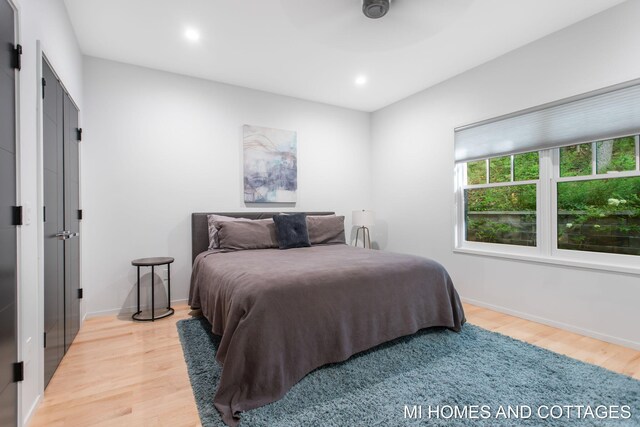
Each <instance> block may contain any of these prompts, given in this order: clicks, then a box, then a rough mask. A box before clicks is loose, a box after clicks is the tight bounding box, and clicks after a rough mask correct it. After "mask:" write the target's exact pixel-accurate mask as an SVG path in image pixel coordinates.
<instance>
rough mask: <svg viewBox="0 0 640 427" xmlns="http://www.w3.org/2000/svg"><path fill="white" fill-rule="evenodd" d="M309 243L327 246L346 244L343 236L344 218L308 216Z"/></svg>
mask: <svg viewBox="0 0 640 427" xmlns="http://www.w3.org/2000/svg"><path fill="white" fill-rule="evenodd" d="M307 231H308V233H309V243H311V244H312V245H329V244H337V243H346V240H345V236H344V216H336V215H309V216H308V217H307Z"/></svg>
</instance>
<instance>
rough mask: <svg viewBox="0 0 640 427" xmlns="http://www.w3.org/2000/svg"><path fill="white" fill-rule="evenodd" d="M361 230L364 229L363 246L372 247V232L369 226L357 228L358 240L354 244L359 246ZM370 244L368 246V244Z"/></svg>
mask: <svg viewBox="0 0 640 427" xmlns="http://www.w3.org/2000/svg"><path fill="white" fill-rule="evenodd" d="M360 230H362V247H363V248H368V249H371V234H370V233H369V228H368V227H364V226H363V227H358V229H357V230H356V242H355V245H354V246H358V237H359V236H360ZM367 245H368V246H367Z"/></svg>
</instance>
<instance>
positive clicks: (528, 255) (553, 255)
mask: <svg viewBox="0 0 640 427" xmlns="http://www.w3.org/2000/svg"><path fill="white" fill-rule="evenodd" d="M635 139H636V169H635V170H633V171H625V172H610V173H607V174H597V173H596V165H595V156H596V150H595V142H597V141H585V142H584V143H591V144H594V145H593V146H592V153H593V159H594V160H593V162H592V174H591V175H585V176H572V177H562V178H561V177H560V150H559V148H553V149H548V150H540V151H539V152H538V153H539V162H540V169H539V170H540V174H539V177H538V179H537V180H529V181H516V182H513V181H512V182H507V183H489V170H487V183H486V184H476V185H466V182H467V180H466V178H467V176H466V164H465V163H460V164H456V165H455V169H454V174H455V179H454V182H455V204H454V205H455V206H454V209H455V211H454V225H455V231H454V249H453V251H454V252H455V253H466V254H472V255H481V256H490V257H498V258H507V259H514V260H520V261H529V262H536V263H544V264H554V265H562V266H570V267H576V268H584V269H594V270H605V271H616V272H621V273H626V274H632V275H640V256H638V255H624V254H608V253H604V252H590V251H577V250H570V249H559V248H558V243H557V242H558V216H557V205H558V193H557V191H558V183H559V182H572V181H590V180H594V179H612V178H624V177H637V176H640V137H639V136H638V135H636V136H635ZM599 141H602V140H599ZM576 145H578V144H576ZM500 157H503V156H500ZM480 160H482V159H480ZM488 164H489V162H487V165H488ZM487 168H488V166H487ZM511 177H512V179H513V155H512V156H511ZM533 183H535V184H536V204H537V215H536V232H537V233H536V234H537V236H536V244H537V246H536V247H531V246H517V245H508V244H500V243H483V242H470V241H466V240H465V229H466V218H465V214H464V209H465V207H464V191H465V190H467V189H479V188H491V187H499V186H512V185H520V184H533Z"/></svg>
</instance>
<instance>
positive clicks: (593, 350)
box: [30, 304, 640, 427]
mask: <svg viewBox="0 0 640 427" xmlns="http://www.w3.org/2000/svg"><path fill="white" fill-rule="evenodd" d="M465 313H466V315H467V320H468V321H469V322H470V323H472V324H475V325H478V326H480V327H483V328H485V329H489V330H491V331H496V332H500V333H502V334H505V335H509V336H511V337H514V338H517V339H520V340H523V341H527V342H530V343H532V344H535V345H537V346H540V347H544V348H547V349H549V350H552V351H555V352H557V353H562V354H565V355H567V356H570V357H573V358H576V359H579V360H583V361H585V362H589V363H593V364H596V365H600V366H603V367H605V368H607V369H610V370H612V371H616V372H620V373H623V374H626V375H629V376H632V377H634V378H637V379H640V352H638V351H635V350H631V349H628V348H625V347H621V346H618V345H614V344H609V343H605V342H602V341H598V340H595V339H593V338H587V337H584V336H582V335H577V334H573V333H571V332H566V331H563V330H560V329H556V328H552V327H549V326H545V325H541V324H539V323H534V322H530V321H528V320H523V319H519V318H517V317H513V316H508V315H505V314H501V313H497V312H495V311H491V310H487V309H484V308H481V307H477V306H473V305H469V304H465ZM189 317H190V315H189V309H188V307H186V306H178V307H177V308H176V314H175V315H174V316H172V317H169V318H167V319H163V320H159V321H156V322H154V323H151V322H145V323H141V322H132V321H131V320H129V319H128V318H125V317H122V318H118V317H115V316H110V317H96V318H91V319H88V320H86V321H85V323H84V325H83V326H82V329H81V331H80V333H79V334H78V336H77V338H76V340H75V341H74V343H73V345H72V346H71V348H70V349H69V352H68V353H67V355H66V356H65V358H64V359H63V361H62V363H61V365H60V367H59V368H58V370H57V372H56V373H55V375H54V377H53V379H52V380H51V383H50V384H49V387H48V388H47V390H46V393H45V397H44V400H43V401H42V404H41V405H40V408H39V409H38V411H37V412H36V414H35V416H34V418H33V420H32V422H31V424H30V425H31V427H36V426H47V427H55V426H74V427H75V426H78V427H82V426H132V425H140V426H177V427H179V426H199V425H200V422H199V419H198V412H197V409H196V405H195V401H194V398H193V394H192V392H191V386H190V384H189V377H188V375H187V369H186V365H185V362H184V358H183V355H182V348H181V346H180V341H179V339H178V332H177V330H176V326H175V324H176V322H177V321H178V320H180V319H185V318H189Z"/></svg>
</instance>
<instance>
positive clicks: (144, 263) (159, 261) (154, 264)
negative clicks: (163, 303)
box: [131, 257, 175, 322]
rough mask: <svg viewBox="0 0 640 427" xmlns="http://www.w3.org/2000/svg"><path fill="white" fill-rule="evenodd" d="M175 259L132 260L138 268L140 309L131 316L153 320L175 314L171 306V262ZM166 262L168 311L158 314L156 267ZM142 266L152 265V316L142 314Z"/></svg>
mask: <svg viewBox="0 0 640 427" xmlns="http://www.w3.org/2000/svg"><path fill="white" fill-rule="evenodd" d="M173 261H175V260H174V259H173V258H171V257H157V258H140V259H134V260H133V261H131V265H134V266H135V267H136V268H137V269H138V310H137V311H136V312H135V313H133V315H132V316H131V318H132V319H133V320H140V321H145V322H146V321H150V322H153V321H154V320H156V319H163V318H165V317H168V316H171V315H172V314H173V308H171V263H172V262H173ZM165 264H166V265H167V311H166V312H165V313H162V314H161V315H159V316H156V312H155V297H156V295H155V284H156V283H155V267H157V266H160V265H165ZM140 267H151V317H142V316H141V314H142V310H140Z"/></svg>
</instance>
